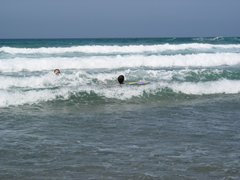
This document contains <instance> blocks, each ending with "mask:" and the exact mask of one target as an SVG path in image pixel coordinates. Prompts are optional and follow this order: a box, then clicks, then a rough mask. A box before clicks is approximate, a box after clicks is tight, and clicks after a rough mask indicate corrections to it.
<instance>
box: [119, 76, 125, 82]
mask: <svg viewBox="0 0 240 180" xmlns="http://www.w3.org/2000/svg"><path fill="white" fill-rule="evenodd" d="M118 82H119V84H123V83H124V76H123V75H120V76H118Z"/></svg>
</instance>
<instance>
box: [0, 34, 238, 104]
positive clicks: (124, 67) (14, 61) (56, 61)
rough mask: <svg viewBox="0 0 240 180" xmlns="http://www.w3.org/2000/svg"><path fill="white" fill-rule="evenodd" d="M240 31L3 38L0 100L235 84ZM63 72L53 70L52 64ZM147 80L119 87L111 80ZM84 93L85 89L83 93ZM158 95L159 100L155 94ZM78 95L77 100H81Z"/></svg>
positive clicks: (115, 95) (143, 94)
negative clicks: (233, 34) (228, 34)
mask: <svg viewBox="0 0 240 180" xmlns="http://www.w3.org/2000/svg"><path fill="white" fill-rule="evenodd" d="M239 65H240V44H239V39H237V38H235V39H233V38H232V39H231V38H228V39H227V38H225V39H224V38H217V39H211V38H205V39H193V38H189V39H182V43H181V39H170V40H169V39H148V40H145V39H142V40H138V41H134V40H131V39H130V40H129V39H127V40H125V41H124V40H119V39H115V40H114V39H113V40H104V39H100V40H95V41H94V42H91V40H89V41H87V40H83V41H81V40H44V41H39V40H32V41H31V43H29V40H25V41H24V40H15V41H14V40H12V41H11V40H9V41H7V40H5V41H4V40H2V41H1V44H0V80H1V84H0V95H1V99H0V106H1V107H8V106H18V105H24V104H38V103H42V102H54V101H57V100H62V101H71V100H72V99H74V98H75V99H76V100H77V99H79V100H81V101H82V103H83V104H84V103H87V102H88V101H89V97H92V98H93V99H95V100H96V101H97V100H99V98H100V99H101V100H102V101H103V102H104V103H106V102H109V101H110V102H112V103H115V102H118V101H121V102H128V101H130V102H132V101H134V102H138V101H142V100H143V99H145V100H147V101H148V100H149V101H151V100H153V99H148V98H147V96H156V97H157V98H156V99H158V100H159V101H161V98H162V97H164V96H171V95H173V94H175V95H176V94H177V98H179V97H181V96H183V95H188V96H190V97H192V96H204V95H219V94H238V93H239V92H240V72H239V70H240V66H239ZM56 68H58V69H60V70H61V75H60V76H55V75H54V73H53V70H54V69H56ZM121 74H123V75H124V76H125V78H126V81H127V82H128V81H148V82H150V84H148V85H145V86H138V87H135V86H134V87H133V86H129V85H124V86H122V87H120V86H119V85H118V83H117V81H116V79H117V77H118V76H119V75H121ZM86 95H87V97H86ZM153 101H156V100H153ZM78 103H81V102H78Z"/></svg>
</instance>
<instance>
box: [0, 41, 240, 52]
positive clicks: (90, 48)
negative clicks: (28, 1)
mask: <svg viewBox="0 0 240 180" xmlns="http://www.w3.org/2000/svg"><path fill="white" fill-rule="evenodd" d="M209 49H215V50H216V49H240V44H226V45H222V44H221V45H215V44H203V43H189V44H160V45H128V46H126V45H125V46H119V45H83V46H72V47H41V48H14V47H1V48H0V52H5V53H9V54H62V53H74V52H78V53H143V52H155V53H156V52H163V51H177V50H209Z"/></svg>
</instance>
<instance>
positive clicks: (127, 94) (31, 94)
mask: <svg viewBox="0 0 240 180" xmlns="http://www.w3.org/2000/svg"><path fill="white" fill-rule="evenodd" d="M164 88H171V89H172V90H173V91H174V92H176V93H180V92H181V93H184V94H189V95H209V94H237V93H240V80H226V79H225V80H219V81H210V82H198V83H193V82H182V83H180V82H179V83H176V82H175V83H174V82H165V81H160V82H155V83H150V84H148V85H145V86H127V85H125V86H122V87H120V86H119V85H112V86H106V85H105V86H102V85H94V84H93V85H85V86H77V85H75V86H63V87H60V88H58V89H55V90H51V89H43V90H31V91H22V90H15V91H9V90H8V91H5V90H0V96H1V99H0V107H7V106H10V105H22V104H35V103H39V102H46V101H52V100H54V99H56V98H59V97H61V99H65V100H67V99H69V97H70V95H71V94H77V93H78V92H87V93H91V92H94V93H96V94H97V95H98V96H101V97H103V98H114V99H120V100H128V99H131V98H133V97H139V98H141V97H142V96H143V95H144V94H156V93H158V92H159V91H161V90H162V89H164Z"/></svg>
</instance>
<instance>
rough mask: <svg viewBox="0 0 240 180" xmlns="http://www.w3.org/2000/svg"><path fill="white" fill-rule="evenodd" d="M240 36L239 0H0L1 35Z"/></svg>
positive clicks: (59, 36) (64, 36)
mask: <svg viewBox="0 0 240 180" xmlns="http://www.w3.org/2000/svg"><path fill="white" fill-rule="evenodd" d="M173 36H174V37H189V36H195V37H196V36H197V37H199V36H201V37H202V36H205V37H206V36H240V0H0V38H96V37H97V38H103V37H173Z"/></svg>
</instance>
